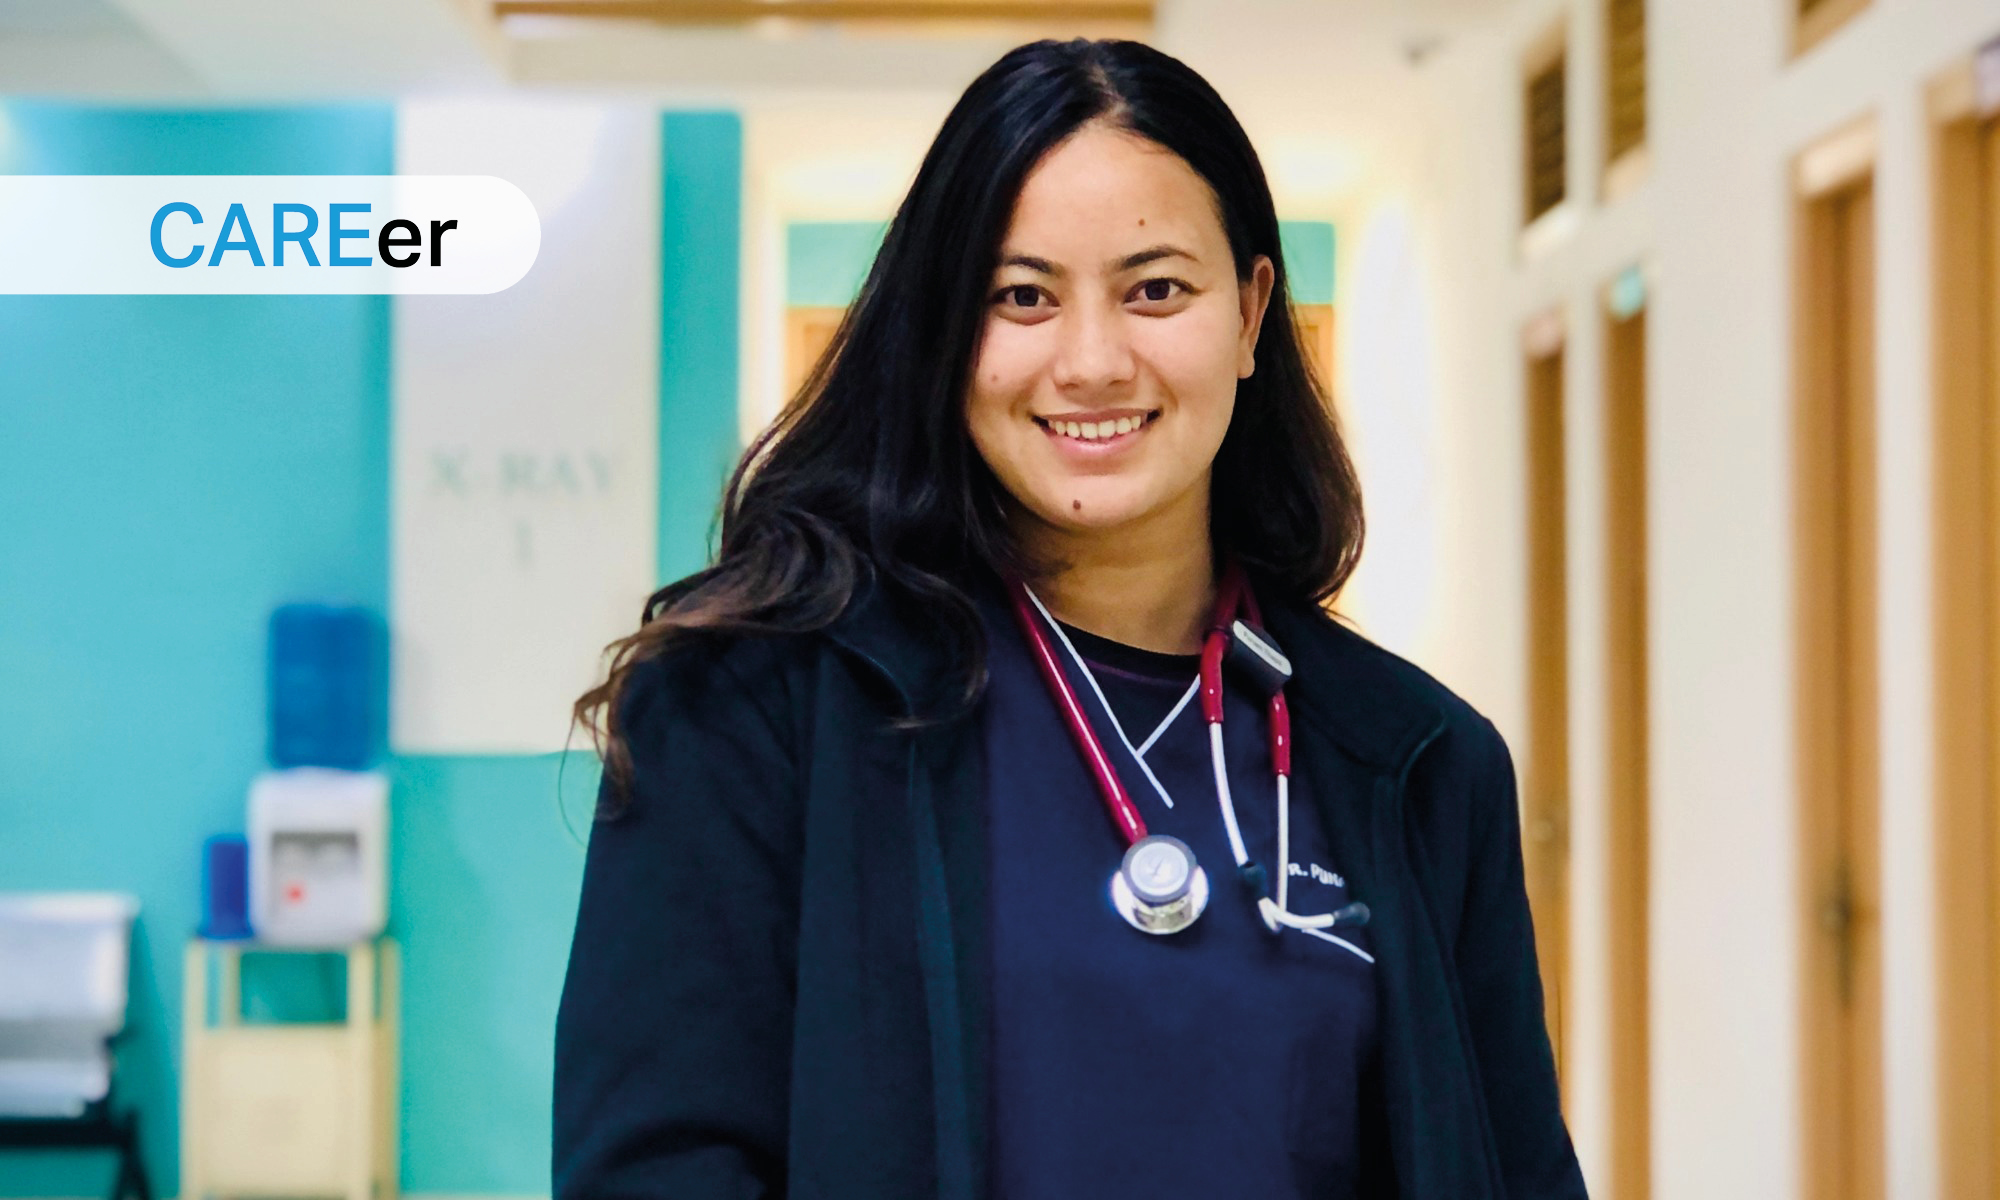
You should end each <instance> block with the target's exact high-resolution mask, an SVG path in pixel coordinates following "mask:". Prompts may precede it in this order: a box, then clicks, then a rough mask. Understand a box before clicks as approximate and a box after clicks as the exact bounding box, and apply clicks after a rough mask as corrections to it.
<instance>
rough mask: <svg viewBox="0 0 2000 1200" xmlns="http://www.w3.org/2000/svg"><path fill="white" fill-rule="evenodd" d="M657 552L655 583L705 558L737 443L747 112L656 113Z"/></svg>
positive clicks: (689, 569) (675, 576)
mask: <svg viewBox="0 0 2000 1200" xmlns="http://www.w3.org/2000/svg"><path fill="white" fill-rule="evenodd" d="M660 138H661V143H662V145H661V151H660V160H661V162H662V164H663V173H662V178H661V181H660V548H659V559H658V563H657V567H658V577H659V579H660V581H661V582H662V583H665V582H668V581H670V580H675V579H679V578H681V577H682V576H683V575H687V574H690V573H691V572H694V571H698V570H700V569H701V568H702V567H704V566H706V565H707V564H708V560H709V556H710V550H711V549H712V540H711V535H712V533H713V532H714V531H715V530H716V529H717V528H718V525H717V520H716V518H717V516H718V513H719V508H718V505H717V501H718V499H719V498H720V496H721V494H722V485H723V482H724V481H725V480H727V479H728V478H729V472H730V470H731V469H732V468H733V467H734V466H735V465H736V457H737V454H738V452H739V451H740V449H741V440H742V439H741V438H740V437H739V436H738V434H737V422H736V409H737V391H738V389H737V373H738V363H737V326H738V324H739V321H738V316H737V297H738V295H739V287H740V280H741V275H742V271H741V258H742V245H741V237H742V226H743V119H742V118H741V117H739V116H737V115H736V114H735V113H733V112H670V113H665V114H662V116H661V118H660Z"/></svg>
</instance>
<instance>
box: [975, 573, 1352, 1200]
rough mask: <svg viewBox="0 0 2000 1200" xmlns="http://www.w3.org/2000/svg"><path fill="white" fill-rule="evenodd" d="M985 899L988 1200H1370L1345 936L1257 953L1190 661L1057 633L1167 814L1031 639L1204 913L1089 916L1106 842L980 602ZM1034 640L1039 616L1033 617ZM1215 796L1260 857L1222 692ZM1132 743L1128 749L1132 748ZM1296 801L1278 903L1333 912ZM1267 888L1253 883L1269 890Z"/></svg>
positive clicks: (1103, 902) (1334, 863)
mask: <svg viewBox="0 0 2000 1200" xmlns="http://www.w3.org/2000/svg"><path fill="white" fill-rule="evenodd" d="M979 603H980V607H981V611H982V615H983V617H984V618H985V623H986V629H987V633H988V645H989V647H990V670H991V684H990V690H989V691H988V693H987V698H986V700H985V702H984V706H983V714H982V722H983V728H982V736H983V738H984V739H985V747H986V751H987V753H986V756H985V761H986V780H985V783H986V789H985V794H986V797H987V806H988V813H987V819H988V832H989V839H988V844H989V847H990V850H989V853H990V854H991V862H990V864H989V868H990V870H991V873H992V874H991V880H992V891H991V893H990V895H991V909H990V920H991V923H992V925H991V945H992V954H993V959H992V968H993V1010H992V1015H993V1039H994V1041H993V1093H992V1098H993V1111H992V1119H993V1126H992V1131H991V1132H992V1137H993V1154H992V1164H993V1172H994V1177H993V1180H992V1184H993V1195H994V1196H995V1197H996V1198H997V1200H1030V1198H1033V1197H1085V1196H1088V1197H1105V1198H1119V1197H1139V1196H1145V1197H1153V1196H1204V1197H1208V1196H1218V1197H1219V1196H1232V1197H1234V1196H1244V1197H1259V1198H1269V1200H1278V1198H1283V1197H1315V1198H1320V1197H1324V1198H1328V1200H1349V1198H1355V1197H1364V1196H1372V1195H1376V1194H1378V1188H1379V1187H1380V1179H1381V1175H1380V1174H1379V1173H1380V1172H1381V1171H1383V1170H1384V1169H1385V1168H1384V1164H1385V1163H1386V1161H1387V1157H1388V1148H1387V1145H1386V1140H1385V1139H1386V1134H1385V1133H1384V1129H1383V1121H1382V1112H1381V1107H1382V1106H1381V1101H1380V1099H1379V1097H1380V1083H1379V1068H1378V1066H1377V1062H1376V1037H1375V979H1374V967H1373V965H1372V962H1373V960H1372V958H1370V957H1368V956H1369V955H1370V954H1371V953H1372V950H1371V948H1370V945H1369V941H1368V931H1367V929H1366V927H1365V926H1364V927H1361V928H1358V929H1352V928H1347V927H1341V928H1338V929H1335V930H1333V931H1331V934H1332V935H1333V937H1337V938H1338V940H1337V941H1336V940H1332V938H1330V937H1326V936H1316V935H1315V934H1312V933H1307V932H1304V931H1301V930H1294V929H1286V930H1285V931H1283V932H1282V933H1279V934H1276V935H1273V934H1272V933H1271V932H1270V931H1269V930H1268V929H1266V928H1265V926H1264V923H1263V921H1262V919H1261V918H1259V917H1258V915H1257V910H1256V905H1255V902H1254V900H1253V899H1252V898H1251V896H1250V894H1249V892H1248V890H1247V889H1246V888H1245V887H1244V886H1243V885H1242V884H1241V883H1240V882H1239V881H1238V876H1237V872H1236V867H1235V860H1234V856H1233V855H1232V854H1231V853H1230V848H1229V838H1228V834H1227V832H1226V831H1225V828H1224V825H1223V821H1222V811H1221V807H1220V805H1219V803H1218V801H1217V797H1216V791H1215V777H1214V769H1213V767H1212V765H1211V762H1210V756H1209V742H1208V728H1207V726H1206V724H1204V722H1203V721H1202V715H1201V702H1200V699H1199V697H1194V698H1191V699H1188V700H1187V701H1186V703H1182V700H1183V697H1185V696H1187V695H1188V691H1189V685H1190V684H1192V683H1193V682H1194V680H1195V679H1196V677H1197V675H1198V673H1199V668H1200V657H1199V656H1198V655H1172V654H1161V653H1157V652H1154V651H1148V650H1143V649H1140V648H1138V647H1134V646H1127V645H1124V644H1121V643H1118V642H1114V641H1111V640H1109V639H1106V638H1102V637H1097V636H1095V635H1093V634H1090V633H1086V632H1084V631H1083V630H1080V629H1076V628H1074V627H1071V626H1067V625H1065V626H1063V632H1064V633H1066V634H1067V635H1068V637H1069V639H1070V641H1071V643H1072V644H1073V645H1074V646H1075V647H1076V650H1077V653H1078V654H1080V655H1081V656H1082V657H1083V658H1084V660H1085V661H1086V662H1088V663H1089V664H1090V672H1091V674H1092V675H1093V676H1094V677H1095V678H1096V681H1097V684H1098V686H1099V688H1101V689H1102V690H1103V693H1104V696H1105V698H1106V699H1107V700H1108V701H1109V703H1110V705H1111V708H1112V711H1113V712H1115V713H1116V714H1117V719H1118V720H1119V721H1120V722H1121V723H1122V724H1123V726H1124V730H1125V733H1126V736H1127V737H1128V738H1129V739H1130V741H1131V744H1132V746H1133V747H1135V748H1139V747H1144V749H1145V760H1146V762H1147V764H1148V765H1149V766H1150V767H1151V768H1152V771H1153V774H1154V775H1155V776H1156V777H1157V778H1158V779H1159V781H1160V783H1161V784H1162V785H1163V786H1164V788H1165V790H1166V792H1167V795H1168V796H1170V797H1171V798H1172V800H1173V806H1172V807H1171V808H1169V807H1168V806H1167V805H1166V803H1165V802H1164V801H1163V800H1162V798H1161V796H1160V794H1159V791H1158V790H1157V789H1155V788H1154V786H1153V784H1152V783H1151V781H1149V780H1148V779H1147V778H1146V776H1145V774H1144V773H1142V772H1141V771H1140V769H1139V767H1138V765H1137V763H1136V762H1135V761H1134V759H1133V757H1132V755H1131V754H1130V753H1129V752H1128V751H1127V750H1126V748H1125V744H1124V743H1123V742H1122V741H1121V740H1120V738H1119V736H1118V732H1117V730H1116V728H1115V727H1114V726H1113V725H1112V723H1111V720H1110V718H1109V716H1108V715H1107V714H1106V712H1105V710H1104V705H1103V703H1101V702H1100V701H1099V699H1098V696H1097V693H1096V691H1094V690H1093V689H1092V688H1091V686H1090V684H1089V682H1088V681H1087V680H1086V679H1085V678H1084V676H1083V674H1082V673H1081V672H1080V671H1079V670H1078V669H1077V667H1076V663H1075V660H1074V659H1073V658H1072V657H1071V655H1070V653H1069V651H1067V650H1065V649H1064V648H1063V645H1062V643H1061V641H1060V640H1059V639H1058V638H1056V636H1055V635H1054V631H1053V630H1052V629H1050V627H1049V626H1048V624H1047V622H1046V621H1044V622H1043V630H1044V632H1045V633H1048V635H1049V642H1050V646H1051V648H1052V649H1053V650H1054V651H1055V653H1056V657H1057V660H1058V661H1059V662H1060V663H1062V665H1063V668H1064V670H1065V672H1066V673H1067V675H1068V676H1069V679H1070V684H1071V686H1072V687H1073V688H1074V689H1075V691H1076V694H1077V698H1078V701H1079V703H1081V704H1082V706H1083V708H1084V711H1085V713H1086V714H1087V715H1088V716H1089V718H1090V720H1091V723H1092V725H1093V727H1094V728H1095V729H1096V731H1097V735H1098V738H1099V739H1100V741H1101V742H1102V743H1103V745H1104V747H1105V752H1106V753H1107V754H1108V755H1109V756H1110V758H1111V761H1112V763H1113V765H1114V766H1115V767H1116V768H1117V771H1118V775H1119V779H1120V780H1121V781H1122V782H1123V783H1124V785H1125V790H1126V791H1127V793H1129V794H1130V795H1131V797H1132V800H1133V802H1134V803H1135V804H1136V805H1137V806H1138V808H1139V811H1140V814H1141V815H1142V816H1143V817H1144V818H1145V821H1146V824H1147V828H1148V830H1149V832H1152V833H1165V834H1171V835H1173V836H1174V837H1177V838H1179V839H1181V840H1182V841H1183V842H1186V843H1187V844H1188V846H1189V847H1191V848H1192V849H1193V851H1194V854H1195V860H1196V862H1198V863H1199V864H1200V865H1201V866H1202V867H1203V868H1204V869H1205V870H1206V871H1207V873H1208V879H1209V887H1210V898H1209V903H1208V908H1207V910H1206V911H1205V912H1204V913H1203V914H1202V916H1201V918H1200V919H1199V920H1197V921H1196V922H1195V923H1194V924H1193V925H1192V926H1191V927H1189V928H1187V929H1184V930H1182V931H1181V932H1179V933H1174V934H1167V935H1151V934H1146V933H1142V932H1140V931H1139V930H1137V929H1134V928H1133V927H1132V926H1131V925H1129V924H1127V923H1126V922H1125V920H1124V918H1122V917H1121V916H1119V915H1118V913H1117V911H1116V910H1115V909H1113V907H1112V905H1111V899H1110V890H1109V888H1110V881H1111V876H1112V874H1113V873H1114V872H1115V871H1116V870H1117V868H1118V864H1119V862H1120V860H1121V858H1122V857H1123V855H1124V852H1125V843H1124V840H1123V839H1122V838H1121V837H1120V835H1119V834H1118V831H1117V829H1116V827H1115V826H1114V825H1113V824H1112V822H1111V818H1110V816H1109V814H1108V813H1107V812H1106V811H1105V808H1104V804H1103V801H1102V799H1101V798H1100V797H1099V795H1098V792H1097V789H1096V785H1095V784H1094V783H1093V781H1092V779H1091V776H1090V774H1089V772H1088V770H1087V768H1086V767H1085V765H1084V762H1083V759H1082V758H1081V756H1080V755H1079V754H1078V752H1077V750H1076V748H1075V744H1074V742H1073V741H1072V740H1071V737H1070V734H1069V730H1068V727H1067V726H1066V725H1065V724H1064V723H1063V720H1062V717H1061V715H1060V712H1059V710H1058V709H1057V707H1056V702H1055V700H1054V698H1053V697H1052V696H1051V695H1050V694H1049V693H1048V690H1047V688H1046V686H1045V685H1044V684H1043V682H1042V679H1041V676H1040V675H1039V674H1038V669H1037V668H1036V666H1035V664H1034V660H1033V659H1032V658H1031V657H1030V653H1031V652H1030V649H1029V646H1028V644H1027V642H1026V640H1025V639H1024V637H1023V636H1022V634H1021V631H1020V628H1019V626H1018V625H1017V624H1016V623H1015V620H1014V617H1013V614H1012V612H1011V610H1010V609H1009V608H1008V607H1006V605H1007V601H1006V600H1005V598H1004V596H1003V595H1000V594H999V593H997V592H994V591H991V590H985V591H982V592H981V594H980V596H979ZM1037 620H1042V618H1041V617H1040V616H1039V615H1037ZM1223 691H1224V714H1223V733H1224V746H1225V750H1226V753H1227V756H1228V769H1229V779H1230V788H1231V793H1232V796H1233V798H1234V800H1235V805H1236V814H1237V820H1238V822H1239V823H1240V825H1241V828H1242V831H1243V837H1244V840H1245V843H1246V844H1247V846H1248V849H1249V853H1250V857H1251V858H1252V859H1253V860H1254V861H1257V862H1261V863H1263V864H1265V867H1266V869H1267V871H1272V872H1274V871H1275V867H1274V866H1273V864H1274V862H1275V858H1276V855H1277V807H1276V805H1277V796H1276V790H1275V788H1276V784H1275V780H1274V778H1273V776H1272V774H1271V756H1270V743H1269V740H1268V739H1269V737H1270V733H1269V726H1268V723H1267V717H1266V711H1265V707H1264V703H1263V701H1262V700H1261V699H1259V698H1258V697H1256V696H1254V695H1253V694H1252V693H1251V692H1250V691H1249V689H1248V687H1247V686H1245V685H1244V683H1243V682H1242V681H1241V680H1240V679H1238V678H1236V677H1234V676H1233V675H1227V676H1225V680H1224V688H1223ZM1149 742H1150V745H1148V743H1149ZM1313 784H1314V781H1313V780H1312V779H1310V778H1306V777H1304V776H1303V775H1302V774H1295V775H1294V777H1293V779H1292V782H1291V831H1290V836H1291V843H1290V849H1291V858H1292V862H1291V865H1290V873H1291V877H1290V895H1289V899H1288V907H1289V909H1290V910H1291V911H1292V912H1294V913H1299V914H1304V915H1317V914H1319V913H1325V912H1331V911H1333V910H1334V909H1336V908H1339V907H1341V906H1342V905H1344V904H1346V903H1347V902H1348V896H1347V886H1346V880H1345V879H1344V878H1343V877H1342V873H1341V857H1340V850H1339V848H1338V847H1329V846H1328V845H1327V843H1326V837H1325V834H1324V832H1323V830H1322V828H1321V822H1320V820H1319V816H1318V813H1317V812H1316V811H1315V808H1314V803H1313V799H1312V787H1313ZM1273 879H1274V880H1275V874H1273Z"/></svg>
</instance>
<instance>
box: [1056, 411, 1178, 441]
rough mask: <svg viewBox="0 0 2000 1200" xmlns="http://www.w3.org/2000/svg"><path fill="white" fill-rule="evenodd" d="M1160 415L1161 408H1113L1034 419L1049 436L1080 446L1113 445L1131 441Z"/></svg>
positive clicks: (1057, 414)
mask: <svg viewBox="0 0 2000 1200" xmlns="http://www.w3.org/2000/svg"><path fill="white" fill-rule="evenodd" d="M1159 415H1160V410H1159V409H1157V408H1155V409H1144V408H1112V409H1101V410H1097V411H1092V412H1077V413H1056V414H1053V415H1051V416H1046V417H1035V418H1034V422H1035V424H1037V425H1040V426H1041V427H1042V428H1043V429H1044V430H1046V431H1047V432H1048V434H1049V436H1050V437H1053V438H1055V439H1056V440H1058V441H1060V442H1063V443H1066V444H1067V445H1070V446H1075V447H1077V448H1079V449H1081V448H1083V447H1085V446H1089V447H1092V448H1096V447H1098V446H1105V447H1109V446H1113V445H1118V444H1122V443H1125V442H1129V441H1131V440H1132V435H1135V434H1137V433H1138V432H1139V431H1140V430H1141V429H1143V428H1144V427H1145V426H1146V425H1148V424H1149V423H1151V422H1152V421H1153V420H1154V419H1156V418H1157V417H1158V416H1159Z"/></svg>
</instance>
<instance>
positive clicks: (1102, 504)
mask: <svg viewBox="0 0 2000 1200" xmlns="http://www.w3.org/2000/svg"><path fill="white" fill-rule="evenodd" d="M1073 500H1081V501H1083V507H1082V508H1081V509H1076V508H1073V507H1071V504H1070V502H1071V501H1073ZM1037 508H1038V513H1039V515H1040V516H1041V518H1042V520H1044V521H1046V522H1048V523H1049V524H1050V525H1053V526H1055V527H1056V528H1057V529H1061V530H1063V531H1065V532H1071V533H1087V532H1093V531H1096V530H1103V529H1116V528H1117V527H1119V526H1120V525H1125V524H1128V523H1130V522H1132V521H1135V520H1137V519H1139V518H1140V517H1143V516H1145V515H1146V506H1145V505H1144V504H1142V503H1139V502H1138V501H1137V500H1135V499H1134V498H1132V497H1129V496H1093V495H1091V494H1090V492H1089V491H1088V490H1087V489H1086V490H1083V491H1082V492H1081V493H1080V494H1079V493H1078V492H1077V491H1073V490H1072V491H1064V492H1062V493H1060V494H1059V495H1056V496H1052V497H1049V498H1046V499H1045V500H1044V501H1043V502H1042V503H1041V504H1040V505H1039V506H1037Z"/></svg>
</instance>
